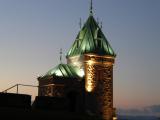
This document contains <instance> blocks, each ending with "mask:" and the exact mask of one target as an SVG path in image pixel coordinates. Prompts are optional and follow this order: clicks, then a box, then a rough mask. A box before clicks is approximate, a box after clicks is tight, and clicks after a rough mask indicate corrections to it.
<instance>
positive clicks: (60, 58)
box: [59, 48, 62, 63]
mask: <svg viewBox="0 0 160 120" xmlns="http://www.w3.org/2000/svg"><path fill="white" fill-rule="evenodd" d="M59 54H60V57H59V60H60V62H61V63H62V48H61V49H60V52H59Z"/></svg>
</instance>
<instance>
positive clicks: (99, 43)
mask: <svg viewBox="0 0 160 120" xmlns="http://www.w3.org/2000/svg"><path fill="white" fill-rule="evenodd" d="M101 45H102V43H101V40H100V39H97V46H98V48H100V47H101Z"/></svg>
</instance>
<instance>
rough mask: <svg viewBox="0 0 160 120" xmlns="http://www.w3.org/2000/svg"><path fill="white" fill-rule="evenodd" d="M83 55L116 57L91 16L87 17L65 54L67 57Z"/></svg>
mask: <svg viewBox="0 0 160 120" xmlns="http://www.w3.org/2000/svg"><path fill="white" fill-rule="evenodd" d="M85 53H95V54H98V55H111V56H116V54H115V53H114V51H113V49H112V47H111V45H110V44H109V42H108V41H107V39H106V37H105V36H104V34H103V32H102V30H101V28H100V27H99V26H98V24H97V22H96V21H95V19H94V17H93V16H92V15H90V16H89V18H88V20H87V21H86V23H85V24H84V26H83V28H82V29H81V31H80V32H79V33H78V35H77V38H76V40H75V42H74V43H73V45H72V47H71V48H70V50H69V51H68V53H67V57H72V56H77V55H83V54H85Z"/></svg>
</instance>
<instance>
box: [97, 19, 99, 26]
mask: <svg viewBox="0 0 160 120" xmlns="http://www.w3.org/2000/svg"><path fill="white" fill-rule="evenodd" d="M97 24H98V25H99V18H98V17H97Z"/></svg>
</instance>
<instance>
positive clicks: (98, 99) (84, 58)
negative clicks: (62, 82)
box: [67, 0, 116, 120]
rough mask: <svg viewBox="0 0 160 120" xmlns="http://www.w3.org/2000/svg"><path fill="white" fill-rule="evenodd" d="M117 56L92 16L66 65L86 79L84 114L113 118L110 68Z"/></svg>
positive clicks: (69, 53)
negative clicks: (79, 71)
mask: <svg viewBox="0 0 160 120" xmlns="http://www.w3.org/2000/svg"><path fill="white" fill-rule="evenodd" d="M115 57H116V54H115V53H114V51H113V49H112V47H111V45H110V44H109V42H108V40H107V39H106V37H105V35H104V34H103V32H102V29H101V27H100V26H99V24H98V22H97V21H96V20H95V19H94V16H93V12H92V0H91V7H90V14H89V17H88V19H87V21H86V23H85V24H84V26H83V27H82V29H81V30H80V32H79V33H78V35H77V38H76V40H75V42H74V43H73V45H72V47H71V49H70V50H69V52H68V53H67V63H68V64H72V65H73V66H77V67H79V69H81V71H83V72H84V77H85V109H86V112H87V113H89V114H91V115H95V116H97V117H98V118H101V119H104V120H113V119H116V118H115V109H114V108H113V65H114V60H115Z"/></svg>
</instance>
